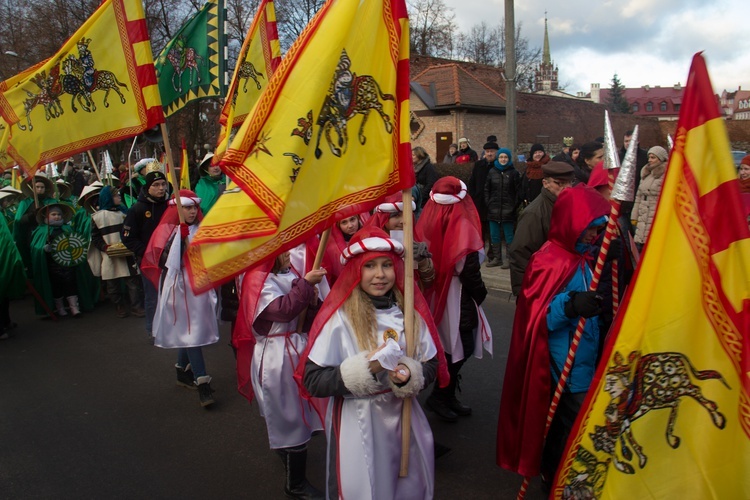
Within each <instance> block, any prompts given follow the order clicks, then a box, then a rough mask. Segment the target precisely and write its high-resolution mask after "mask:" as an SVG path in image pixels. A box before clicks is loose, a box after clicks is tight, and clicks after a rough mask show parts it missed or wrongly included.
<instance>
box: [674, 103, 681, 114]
mask: <svg viewBox="0 0 750 500" xmlns="http://www.w3.org/2000/svg"><path fill="white" fill-rule="evenodd" d="M674 112H675V113H679V112H680V105H679V104H675V105H674Z"/></svg>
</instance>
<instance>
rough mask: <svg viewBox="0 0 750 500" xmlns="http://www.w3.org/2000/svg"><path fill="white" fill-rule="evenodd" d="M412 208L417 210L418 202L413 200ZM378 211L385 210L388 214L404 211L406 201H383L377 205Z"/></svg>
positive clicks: (376, 209)
mask: <svg viewBox="0 0 750 500" xmlns="http://www.w3.org/2000/svg"><path fill="white" fill-rule="evenodd" d="M411 209H412V210H416V209H417V204H416V203H414V202H413V201H412V202H411ZM375 211H376V212H383V213H388V214H395V213H397V212H403V211H404V202H403V201H397V202H396V203H381V204H380V205H378V206H377V207H375Z"/></svg>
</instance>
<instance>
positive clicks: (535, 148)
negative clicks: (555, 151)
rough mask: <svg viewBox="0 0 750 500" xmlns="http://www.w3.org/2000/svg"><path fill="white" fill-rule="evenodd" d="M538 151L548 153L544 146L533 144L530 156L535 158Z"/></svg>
mask: <svg viewBox="0 0 750 500" xmlns="http://www.w3.org/2000/svg"><path fill="white" fill-rule="evenodd" d="M537 151H541V152H542V153H546V151H544V146H542V145H541V144H539V143H537V144H532V145H531V149H530V150H529V156H530V157H531V158H532V159H533V158H534V153H536V152H537Z"/></svg>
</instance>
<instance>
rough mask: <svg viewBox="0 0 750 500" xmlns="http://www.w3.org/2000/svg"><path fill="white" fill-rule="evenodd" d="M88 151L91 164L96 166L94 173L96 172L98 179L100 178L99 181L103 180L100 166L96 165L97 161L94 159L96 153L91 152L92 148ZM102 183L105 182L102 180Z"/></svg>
mask: <svg viewBox="0 0 750 500" xmlns="http://www.w3.org/2000/svg"><path fill="white" fill-rule="evenodd" d="M86 153H87V154H88V155H89V161H90V162H91V166H92V167H94V173H95V174H96V180H98V181H99V182H102V178H101V176H100V175H99V168H98V167H97V166H96V162H95V161H94V155H92V154H91V150H90V149H89V150H88V151H86ZM102 184H104V183H103V182H102Z"/></svg>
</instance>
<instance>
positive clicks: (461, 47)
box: [456, 22, 502, 66]
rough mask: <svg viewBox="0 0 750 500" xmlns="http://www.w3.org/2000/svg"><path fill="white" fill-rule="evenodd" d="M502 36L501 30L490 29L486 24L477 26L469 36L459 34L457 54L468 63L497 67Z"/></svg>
mask: <svg viewBox="0 0 750 500" xmlns="http://www.w3.org/2000/svg"><path fill="white" fill-rule="evenodd" d="M501 35H502V30H501V29H500V28H490V27H489V26H487V23H485V22H482V23H481V24H476V25H474V26H473V27H472V28H471V31H469V34H468V35H466V34H463V33H459V34H458V37H457V43H456V54H457V55H458V57H459V58H461V59H463V60H466V61H471V62H474V63H477V64H487V65H490V66H497V65H498V63H499V62H500V51H499V48H500V46H501V44H500V36H501Z"/></svg>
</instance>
